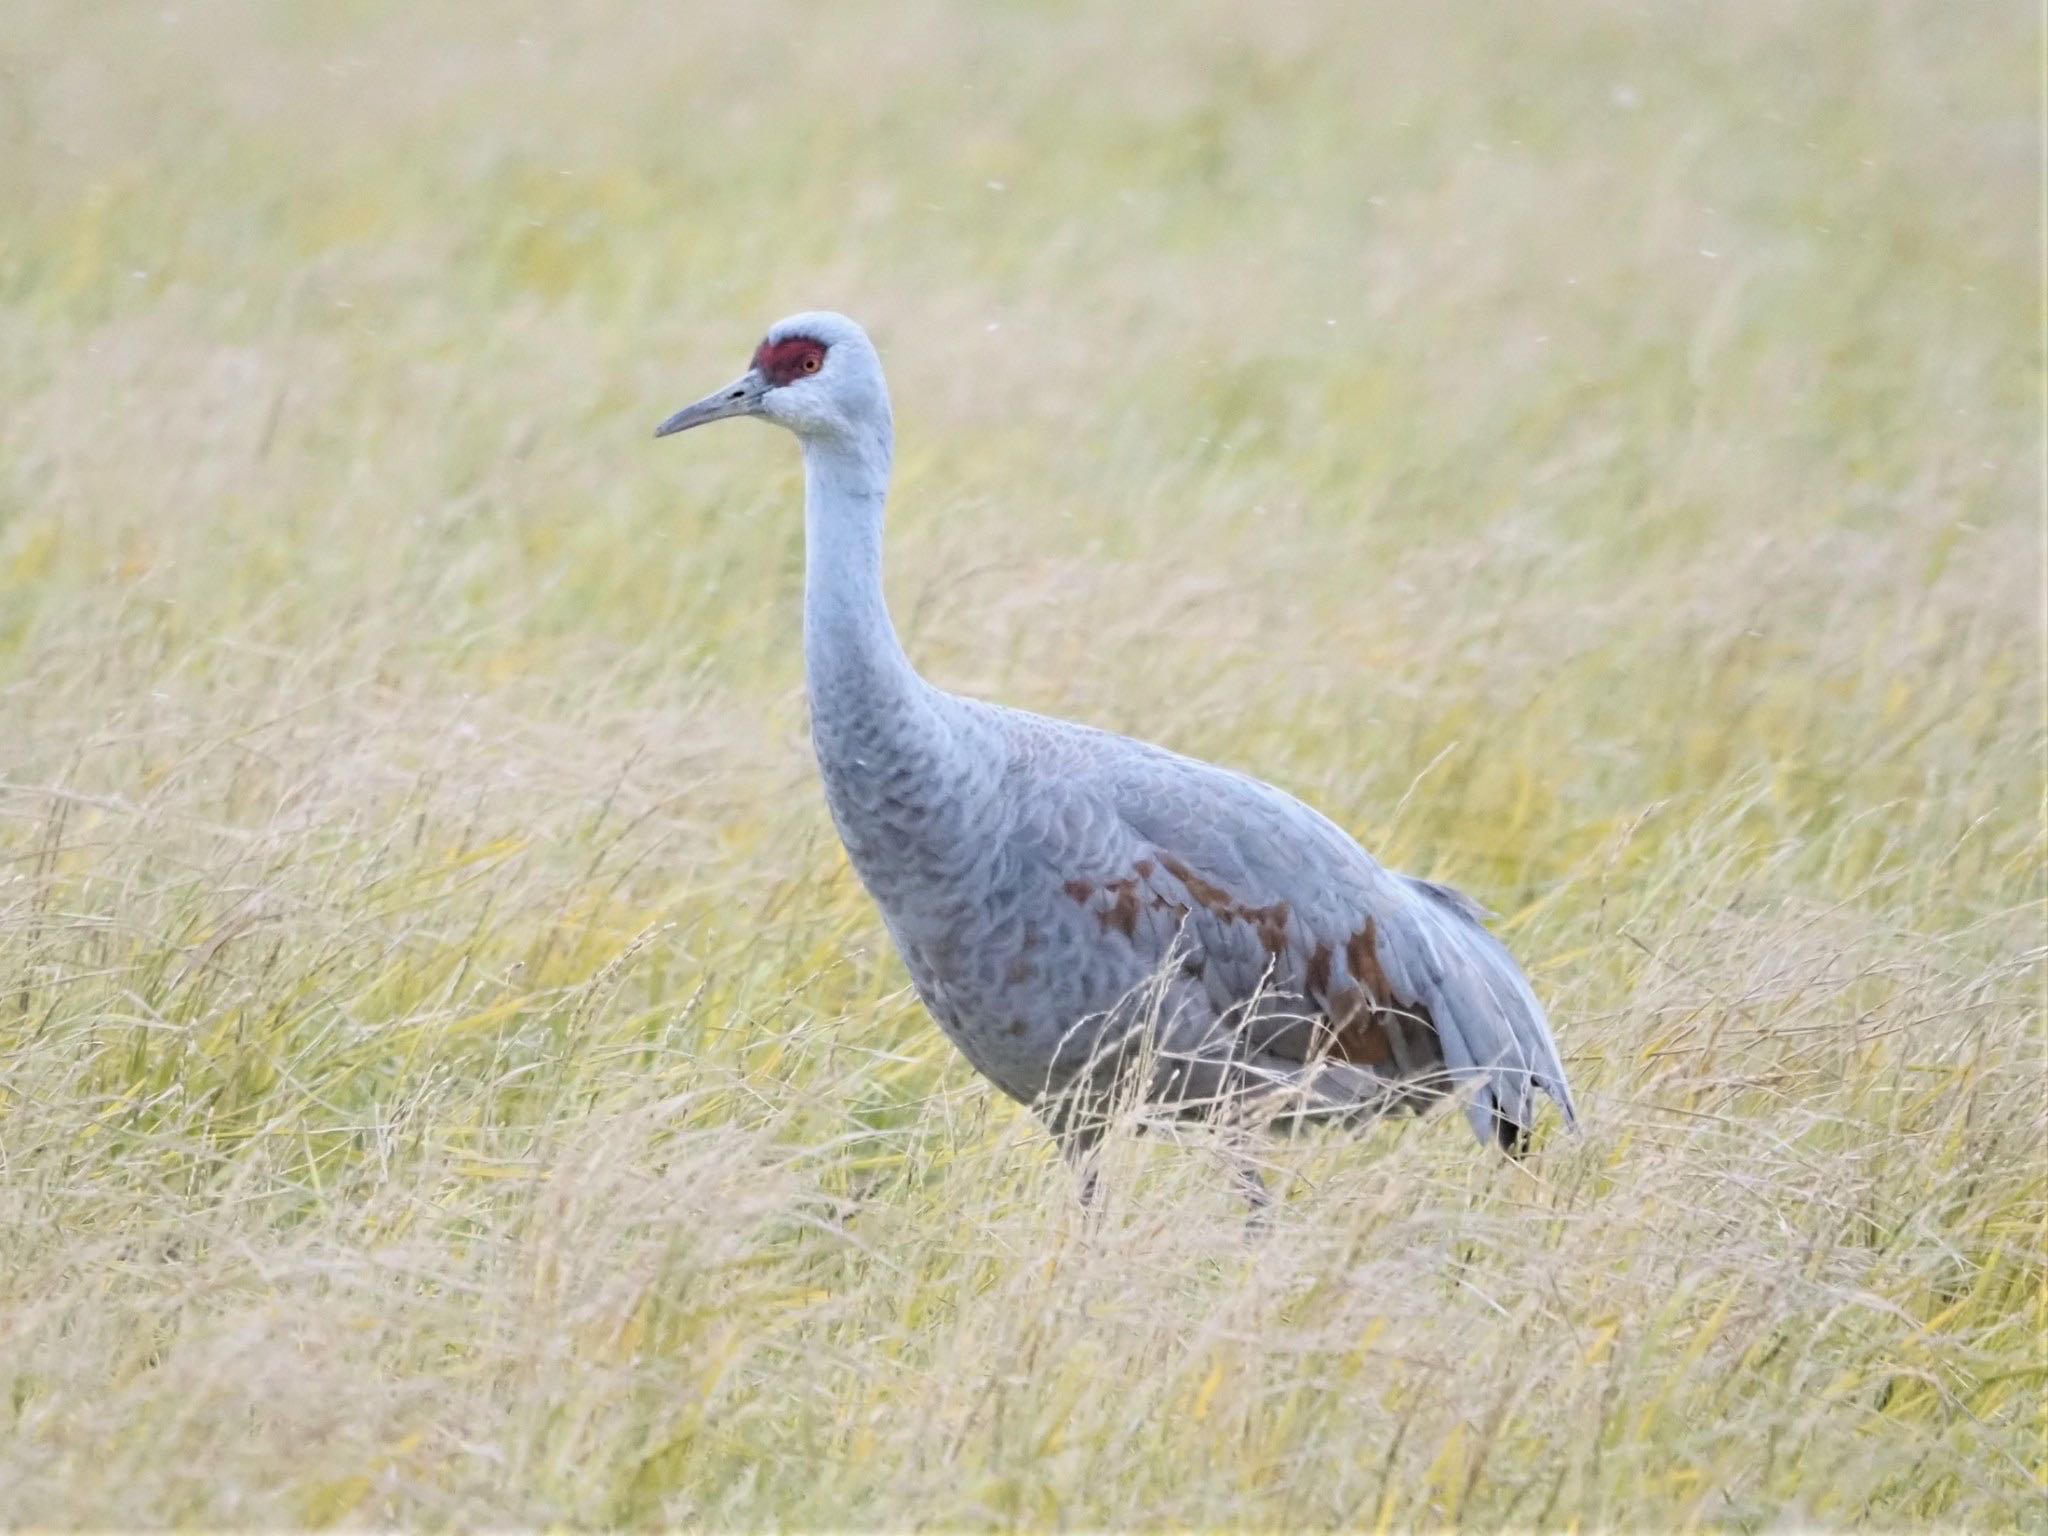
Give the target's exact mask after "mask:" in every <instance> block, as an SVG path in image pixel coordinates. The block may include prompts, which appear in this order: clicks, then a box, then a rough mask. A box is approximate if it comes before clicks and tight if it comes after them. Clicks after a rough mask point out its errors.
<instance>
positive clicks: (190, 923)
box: [0, 0, 2048, 1529]
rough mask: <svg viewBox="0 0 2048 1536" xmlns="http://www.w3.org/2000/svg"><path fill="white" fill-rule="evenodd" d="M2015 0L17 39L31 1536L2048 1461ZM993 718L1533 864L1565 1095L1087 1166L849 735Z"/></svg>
mask: <svg viewBox="0 0 2048 1536" xmlns="http://www.w3.org/2000/svg"><path fill="white" fill-rule="evenodd" d="M2028 10H2029V8H2028V7H2023V6H2016V5H2015V6H2003V5H1974V6H1970V5H1943V4H1938V3H1935V0H1925V3H1918V4H1903V3H1890V0H1857V3H1850V0H1816V3H1814V4H1810V5H1803V6H1798V7H1786V6H1779V5H1773V4H1768V3H1765V0H1731V3H1726V4H1719V5H1660V6H1652V7H1644V8H1630V7H1623V6H1610V5H1602V4H1597V3H1596V4H1592V5H1583V4H1566V3H1564V0H1536V3H1531V4H1524V5H1517V6H1513V7H1481V6H1477V5H1451V6H1445V7H1436V6H1424V5H1406V6H1392V5H1390V6H1382V7H1361V6H1356V5H1351V4H1347V3H1343V0H1309V3H1303V4H1300V5H1288V6H1285V7H1260V8H1253V7H1244V6H1236V5H1226V4H1222V3H1219V0H1194V3H1192V4H1189V5H1187V6H1184V7H1179V8H1175V9H1173V10H1171V11H1167V10H1164V9H1162V8H1151V7H1144V8H1140V7H1136V6H1130V7H1123V8H1118V7H1113V6H1110V7H1084V6H1080V5H1071V4H1051V5H1046V6H1026V5H1021V4H1002V5H990V6H975V7H968V6H944V5H938V4H934V3H929V0H911V3H908V4H891V5H881V4H878V3H869V4H863V5H848V6H841V7H833V8H825V7H812V6H802V5H796V4H788V3H776V0H766V3H751V4H747V5H743V6H742V5H728V6H711V5H706V4H699V3H694V0H692V3H680V0H679V3H671V4H661V5H638V4H626V3H624V0H619V3H613V4H580V3H572V4H567V5H556V6H541V5H538V4H517V5H502V6H486V5H483V4H481V3H480V0H469V3H466V4H445V5H436V6H424V7H406V6H400V5H397V4H390V5H373V4H359V3H349V4H340V3H337V4H331V5H324V6H318V7H315V6H310V5H307V6H292V7H284V6H273V5H262V4H257V3H254V0H251V3H246V4H234V3H226V0H179V3H177V4H174V5H172V6H168V7H156V6H130V5H121V4H113V3H84V0H10V3H9V4H8V5H7V6H6V7H5V8H4V11H0V199H4V204H5V209H6V211H5V214H4V217H0V1523H4V1524H6V1525H9V1526H19V1525H23V1524H30V1525H45V1526H67V1525H101V1526H143V1525H166V1524H173V1523H188V1524H203V1525H209V1526H265V1527H268V1526H276V1525H300V1524H303V1525H328V1524H344V1525H390V1524H395V1523H428V1524H448V1525H458V1526H478V1525H490V1526H505V1525H524V1524H530V1523H537V1522H563V1523H572V1524H577V1525H588V1524H600V1523H619V1524H629V1523H632V1524H638V1523H655V1522H665V1523H686V1524H697V1525H711V1526H742V1527H768V1526H813V1527H815V1526H876V1527H898V1528H907V1527H909V1526H912V1525H920V1526H929V1525H939V1526H953V1527H981V1526H1016V1525H1022V1526H1055V1525H1068V1526H1071V1525H1079V1526H1118V1527H1132V1526H1153V1527H1184V1526H1255V1527H1264V1528H1280V1527H1299V1526H1328V1525H1344V1526H1360V1527H1369V1526H1381V1527H1396V1528H1402V1527H1415V1526H1441V1525H1449V1524H1454V1523H1455V1524H1465V1525H1472V1526H1476V1527H1489V1526H1501V1525H1512V1526H1562V1525H1566V1524H1572V1525H1577V1526H1579V1527H1582V1528H1587V1527H1628V1528H1638V1529H1650V1528H1655V1529H1664V1528H1675V1527H1684V1526H1691V1525H1712V1526H1733V1527H1741V1528H1763V1527H1780V1526H1785V1525H1795V1526H1836V1525H1847V1524H1858V1523H1861V1524H1876V1525H1886V1526H1913V1525H1921V1524H1928V1523H1934V1524H1942V1525H1952V1526H1970V1527H1974V1528H1979V1529H1989V1528H1997V1527H2001V1526H2012V1525H2018V1526H2033V1527H2034V1528H2037V1529H2038V1528H2040V1526H2041V1524H2042V1522H2043V1519H2044V1517H2043V1513H2042V1511H2043V1499H2044V1481H2048V1450H2044V1444H2048V1416H2044V1412H2043V1410H2042V1408H2041V1406H2040V1404H2041V1401H2042V1399H2043V1395H2044V1391H2048V1370H2044V1364H2048V1361H2044V1347H2048V1260H2044V1257H2043V1254H2044V1247H2048V1167H2044V1160H2043V1159H2044V1152H2043V1142H2044V1138H2048V1103H2044V1046H2048V1038H2044V1028H2043V1015H2042V999H2043V991H2042V988H2043V982H2044V974H2048V971H2044V948H2043V921H2044V905H2043V894H2044V893H2043V869H2044V857H2048V849H2044V837H2043V831H2042V810H2043V798H2042V797H2043V779H2042V762H2043V759H2042V755H2041V754H2042V751H2043V743H2044V721H2043V693H2042V687H2043V659H2042V650H2041V646H2042V633H2043V632H2042V607H2041V604H2042V580H2043V566H2042V538H2041V524H2040V521H2039V519H2040V509H2041V495H2042V485H2041V474H2042V461H2041V457H2040V454H2041V437H2040V432H2041V418H2040V415H2039V411H2040V392H2039V391H2040V382H2041V366H2042V357H2041V353H2040V348H2039V343H2038V336H2039V330H2038V326H2039V310H2038V307H2037V283H2038V281H2039V268H2038V266H2037V259H2038V240H2039V232H2038V225H2037V219H2038V212H2039V201H2038V199H2039V176H2040V171H2041V162H2040V149H2039V131H2040V119H2039V105H2038V102H2037V99H2036V92H2037V89H2038V86H2037V83H2036V81H2037V74H2038V71H2039V69H2040V61H2041V56H2042V55H2041V46H2042V38H2041V33H2040V30H2039V28H2038V26H2037V25H2036V23H2035V20H2034V18H2032V17H2031V16H2030V15H2028V14H2026V13H2027V11H2028ZM817 306H825V307H833V308H840V309H844V310H846V311H848V312H850V313H852V314H854V315H856V316H857V317H859V318H861V319H862V320H864V321H865V322H866V323H867V325H868V326H869V328H870V329H871V331H872V332H873V333H874V335H875V337H876V339H877V341H878V343H879V345H880V346H881V349H882V352H883V356H884V358H885V360H886V361H887V363H888V365H889V368H890V376H891V381H892V385H893V388H894V392H895V397H896V409H897V421H898V437H899V460H898V466H899V467H898V479H897V491H896V496H895V498H894V503H893V505H894V512H893V517H892V530H893V533H892V543H891V550H890V557H889V559H890V589H891V594H892V598H893V601H894V605H895V608H896V611H897V617H898V623H899V626H900V628H901V629H902V630H903V633H904V636H905V640H906V643H907V644H908V646H909V648H910V650H911V653H912V655H913V656H914V657H915V658H916V659H917V661H918V662H919V664H920V665H921V666H922V667H923V668H924V669H925V670H926V671H927V673H928V674H929V675H931V676H932V677H933V678H934V679H935V680H937V681H940V682H942V683H944V684H946V685H948V686H952V687H955V688H958V689H960V690H962V691H966V692H971V693H982V694H987V695H991V696H995V697H1000V698H1002V699H1003V700H1005V701H1007V702H1012V703H1017V704H1022V705H1027V706H1030V707H1034V708H1040V709H1045V710H1049V711H1053V712H1057V713H1061V714H1066V715H1071V716H1075V717H1078V718H1081V719H1085V720H1089V721H1092V722H1095V723H1098V724H1103V725H1107V726H1111V727H1114V728H1117V729H1123V730H1129V731H1133V732H1136V733H1139V734H1142V735H1144V736H1147V737H1149V738H1152V739H1155V740H1160V741H1163V742H1165V743H1167V744H1169V745H1172V746H1175V747H1177V748H1180V749H1182V750H1185V751H1189V752H1193V753H1196V754H1200V755H1203V756H1208V757H1213V758H1216V759H1220V760H1222V761H1225V762H1228V763H1231V764H1233V765H1237V766H1241V767H1245V768H1248V769H1251V770H1253V771H1255V772H1257V773H1259V774H1260V775H1261V776H1263V777H1267V778H1270V779H1272V780H1274V781H1276V782H1278V783H1280V784H1281V785H1283V786H1285V787H1287V788H1288V789H1291V790H1293V791H1295V792H1296V793H1299V794H1301V795H1303V796H1304V797H1306V798H1308V799H1310V800H1311V801H1313V802H1314V803H1316V804H1317V805H1319V806H1320V807H1322V808H1323V809H1325V810H1326V811H1328V812H1329V813H1330V814H1331V815H1333V816H1334V817H1335V818H1336V819H1337V820H1338V821H1340V822H1341V823H1343V824H1344V825H1345V826H1347V827H1349V828H1350V829H1351V830H1353V831H1354V832H1356V833H1357V834H1358V835H1359V836H1360V837H1361V839H1362V840H1363V841H1364V842H1365V843H1366V844H1367V846H1369V847H1371V848H1373V849H1374V850H1375V851H1376V852H1378V853H1379V854H1380V855H1381V856H1382V857H1383V858H1384V859H1385V860H1386V861H1387V862H1389V863H1391V864H1394V865H1396V866H1398V867H1402V868H1405V869H1408V870H1410V871H1412V872H1414V873H1418V874H1426V875H1432V876H1435V877H1438V878H1443V879H1448V880H1452V881H1455V882H1457V883H1459V884H1461V885H1463V886H1464V887H1466V888H1467V889H1469V890H1470V891H1472V892H1473V893H1474V894H1475V895H1476V896H1478V897H1479V898H1481V899H1482V900H1484V901H1485V902H1486V903H1487V904H1488V905H1490V906H1493V907H1495V908H1498V909H1499V910H1500V911H1501V912H1502V913H1503V918H1502V923H1501V926H1502V928H1503V931H1504V932H1505V934H1506V935H1507V937H1508V939H1509V942H1510V943H1511V944H1512V945H1513V946H1514V948H1515V949H1516V951H1517V952H1518V953H1519V954H1520V955H1522V956H1523V957H1524V958H1525V960H1526V961H1527V963H1528V964H1529V966H1530V969H1531V973H1532V975H1533V977H1534V978H1535V981H1536V983H1537V986H1538V989H1539V990H1540V991H1541V992H1542V993H1543V994H1544V995H1545V997H1546V998H1547V999H1548V1001H1549V1002H1550V1004H1551V1006H1552V1008H1553V1012H1554V1015H1555V1019H1556V1024H1557V1031H1558V1035H1559V1038H1560V1040H1561V1042H1562V1045H1563V1049H1564V1054H1565V1058H1566V1061H1567V1063H1568V1065H1569V1067H1570V1069H1571V1072H1572V1075H1573V1078H1574V1081H1575V1084H1576V1086H1577V1088H1578V1091H1579V1096H1580V1103H1581V1106H1582V1108H1583V1110H1584V1113H1585V1121H1586V1125H1585V1130H1584V1134H1583V1136H1581V1137H1578V1138H1576V1139H1574V1138H1571V1137H1568V1136H1563V1135H1559V1134H1556V1125H1555V1121H1554V1120H1553V1121H1551V1122H1550V1123H1549V1125H1548V1130H1549V1132H1550V1134H1549V1135H1548V1137H1547V1139H1546V1141H1545V1144H1544V1145H1543V1146H1542V1148H1541V1149H1540V1151H1539V1152H1538V1154H1537V1155H1536V1156H1535V1157H1534V1158H1533V1159H1532V1160H1531V1161H1530V1162H1529V1163H1528V1164H1527V1166H1526V1167H1522V1168H1517V1167H1515V1166H1513V1165H1510V1164H1508V1163H1506V1162H1504V1161H1502V1160H1500V1159H1498V1158H1495V1157H1491V1156H1487V1155H1483V1154H1481V1153H1480V1152H1479V1150H1478V1149H1477V1148H1475V1146H1474V1145H1473V1144H1472V1141H1471V1137H1470V1135H1469V1133H1468V1132H1467V1130H1466V1128H1465V1126H1464V1124H1463V1121H1462V1119H1460V1118H1458V1117H1455V1116H1451V1117H1441V1118H1434V1119H1430V1120H1426V1121H1423V1122H1413V1121H1405V1122H1402V1123H1401V1124H1398V1125H1389V1126H1386V1127H1384V1128H1381V1129H1379V1130H1376V1131H1374V1132H1373V1133H1372V1134H1370V1135H1367V1136H1364V1137H1362V1138H1357V1139H1351V1138H1344V1137H1330V1138H1327V1139H1310V1140H1305V1141H1301V1142H1296V1143H1290V1144H1283V1145H1276V1146H1272V1147H1270V1148H1266V1149H1264V1150H1263V1154H1262V1155H1263V1156H1265V1157H1266V1158H1267V1160H1268V1161H1269V1162H1270V1165H1271V1171H1272V1176H1273V1178H1274V1180H1275V1182H1276V1184H1277V1185H1278V1187H1279V1188H1280V1189H1281V1191H1282V1192H1283V1199H1282V1203H1281V1205H1280V1206H1279V1207H1278V1209H1277V1210H1276V1213H1275V1216H1274V1220H1273V1223H1272V1228H1271V1230H1270V1231H1269V1232H1267V1233H1266V1234H1265V1235H1264V1236H1263V1237H1252V1236H1249V1235H1248V1234H1247V1232H1246V1230H1245V1225H1244V1221H1243V1216H1242V1211H1241V1208H1240V1207H1239V1206H1238V1205H1237V1204H1236V1203H1235V1197H1234V1195H1233V1192H1232V1190H1231V1188H1230V1184H1229V1181H1228V1179H1227V1178H1226V1177H1225V1176H1224V1174H1223V1172H1222V1170H1221V1167H1220V1165H1219V1161H1218V1159H1217V1158H1216V1156H1215V1155H1214V1151H1215V1149H1214V1148H1210V1147H1205V1146H1204V1144H1203V1143H1202V1141H1201V1139H1200V1138H1199V1137H1193V1138H1190V1140H1189V1141H1188V1142H1187V1143H1185V1144H1182V1145H1159V1144H1156V1143H1154V1142H1153V1141H1151V1140H1149V1139H1147V1140H1142V1141H1132V1142H1129V1143H1127V1144H1120V1145H1118V1146H1117V1147H1116V1149H1115V1154H1114V1157H1113V1159H1112V1164H1113V1166H1112V1169H1111V1174H1110V1179H1109V1185H1108V1190H1109V1193H1108V1199H1107V1203H1106V1208H1105V1209H1104V1210H1103V1211H1102V1212H1101V1213H1100V1215H1099V1216H1098V1217H1096V1218H1094V1219H1092V1220H1090V1219H1084V1218H1083V1216H1082V1215H1081V1213H1080V1212H1079V1210H1078V1208H1077V1206H1076V1202H1075V1198H1074V1191H1073V1187H1072V1184H1071V1182H1070V1180H1069V1178H1068V1175H1067V1173H1066V1170H1065V1169H1064V1168H1063V1167H1062V1166H1061V1164H1060V1162H1059V1160H1058V1158H1057V1156H1056V1155H1055V1154H1054V1153H1053V1152H1052V1150H1051V1148H1050V1146H1049V1145H1048V1143H1047V1142H1046V1140H1045V1138H1044V1137H1043V1135H1042V1134H1041V1133H1040V1132H1039V1131H1038V1130H1037V1129H1036V1128H1035V1126H1034V1125H1033V1124H1032V1122H1031V1121H1030V1120H1029V1119H1028V1118H1027V1117H1026V1116H1025V1115H1024V1114H1022V1113H1021V1112H1020V1111H1018V1110H1017V1109H1015V1108H1014V1107H1012V1106H1010V1105H1009V1104H1008V1103H1007V1102H1005V1101H1001V1100H999V1099H998V1098H996V1097H995V1096H994V1094H993V1093H992V1091H991V1090H989V1089H987V1088H985V1087H984V1086H983V1085H982V1084H981V1083H980V1082H979V1080H977V1079H976V1078H975V1077H974V1076H973V1074H972V1073H971V1072H970V1071H969V1070H968V1069H967V1067H966V1066H965V1065H964V1064H963V1063H962V1062H961V1061H959V1060H958V1059H956V1058H955V1056H954V1055H953V1054H952V1052H951V1050H950V1048H949V1047H948V1046H947V1045H946V1043H945V1042H944V1040H943V1039H942V1038H941V1037H940V1036H939V1034H938V1033H937V1031H936V1030H935V1029H934V1028H933V1027H932V1026H931V1025H930V1024H929V1022H928V1021H927V1019H926V1018H925V1016H924V1015H923V1013H922V1011H921V1010H920V1008H919V1007H918V1006H917V1004H916V1001H915V999H914V998H912V997H911V996H910V995H909V992H908V988H907V982H906V978H905V976H904V974H903V972H902V970H901V968H900V966H899V964H898V962H897V960H896V959H895V957H894V956H893V954H892V953H891V952H890V951H889V949H888V945H887V941H886V938H885V936H884V934H883V932H882V930H881V927H880V924H879V922H878V921H877V918H876V916H875V913H874V911H873V909H872V908H871V906H870V905H869V903H868V902H867V900H866V898H865V897H864V896H863V894H862V893H861V891H860V889H859V887H858V885H857V884H856V883H855V881H854V880H853V878H852V876H851V874H850V873H849V871H848V869H847V868H846V865H845V863H844V860H843V857H842V855H841V853H840V851H839V848H838V845H837V843H836V842H835V840H834V839H833V837H832V835H831V830H830V827H829V824H828V822H827V821H826V818H825V815H824V811H823V806H822V802H821V800H820V797H819V794H818V791H817V787H816V782H815V778H814V772H813V769H812V766H811V763H810V760H809V756H808V745H807V741H806V736H805V719H804V711H803V700H802V692H801V685H800V676H801V673H800V657H799V654H798V650H799V644H798V634H797V623H796V619H797V604H798V589H799V585H800V563H801V539H802V532H801V524H800V518H799V515H798V501H799V494H800V491H799V485H798V478H797V463H796V455H795V453H794V451H793V450H792V449H791V447H790V446H789V444H788V443H787V442H786V441H785V440H783V439H781V438H780V437H777V436H775V435H773V434H771V433H769V432H766V431H764V430H762V429H761V428H759V427H750V426H734V427H726V428H721V429H718V430H716V431H712V432H706V433H703V434H693V435H692V436H690V437H688V438H685V439H681V440H679V441H677V442H670V443H661V444H658V445H657V444H655V443H653V442H651V441H650V440H649V433H650V431H651V429H652V427H653V425H654V423H655V422H656V421H657V420H659V419H660V418H661V417H662V416H663V415H665V414H666V413H667V412H668V411H670V410H672V409H673V408H675V407H676V406H678V405H680V404H682V403H683V402H684V401H686V400H689V399H693V398H695V397H696V396H697V395H698V394H700V393H701V392H703V391H704V390H706V389H708V388H711V387H712V386H714V385H716V384H718V383H720V382H722V381H724V380H725V379H727V378H729V377H730V376H731V375H732V374H733V373H734V372H736V371H737V370H738V368H739V366H740V365H741V364H742V362H743V361H744V359H745V357H746V355H747V353H748V351H749V350H750V349H751V347H752V346H753V343H754V341H755V339H756V338H757V336H758V334H759V332H760V331H761V330H762V329H763V328H764V327H765V326H766V324H767V323H768V322H769V321H771V320H773V319H774V318H776V317H777V316H778V315H780V314H782V313H784V312H786V311H789V310H794V309H799V308H806V307H817Z"/></svg>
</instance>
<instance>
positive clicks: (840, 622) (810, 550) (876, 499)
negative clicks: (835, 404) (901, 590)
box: [804, 426, 923, 719]
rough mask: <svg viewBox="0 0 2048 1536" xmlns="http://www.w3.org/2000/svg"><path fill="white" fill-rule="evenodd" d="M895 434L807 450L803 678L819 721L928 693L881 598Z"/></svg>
mask: <svg viewBox="0 0 2048 1536" xmlns="http://www.w3.org/2000/svg"><path fill="white" fill-rule="evenodd" d="M889 449H890V444H889V432H888V429H887V427H886V426H885V427H883V428H882V429H881V430H880V431H879V432H877V433H874V434H872V435H870V436H867V437H866V438H865V439H862V438H838V437H833V438H811V439H807V440H806V441H805V443H804V677H805V682H806V685H807V687H808V689H809V692H810V696H811V712H812V715H813V717H814V719H818V718H822V717H825V716H829V715H836V714H838V713H840V712H842V711H844V710H849V709H851V710H860V709H862V708H863V707H868V708H871V707H873V706H875V705H878V704H881V703H883V702H886V701H890V700H897V699H903V698H906V697H908V696H911V695H914V694H915V693H917V692H919V691H921V690H922V688H923V684H922V682H921V680H920V679H919V678H918V676H917V673H916V672H915V671H913V670H912V669H911V665H910V659H909V658H908V657H907V656H905V655H904V654H903V647H902V645H901V644H900V643H899V642H898V640H897V639H896V627H895V626H894V625H893V624H891V623H890V622H889V609H888V605H887V604H886V603H885V602H884V601H883V599H882V503H883V500H884V498H885V497H886V496H887V495H888V490H889Z"/></svg>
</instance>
